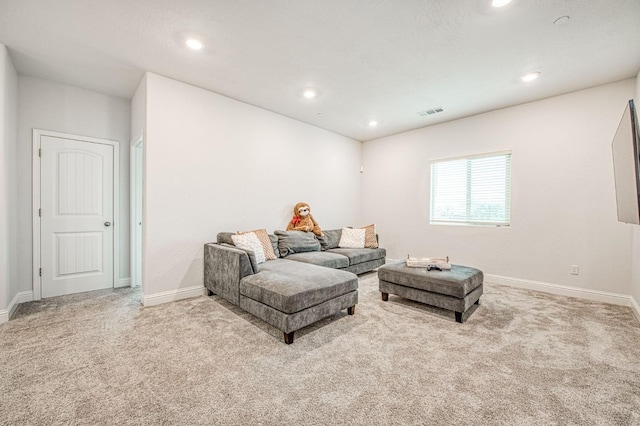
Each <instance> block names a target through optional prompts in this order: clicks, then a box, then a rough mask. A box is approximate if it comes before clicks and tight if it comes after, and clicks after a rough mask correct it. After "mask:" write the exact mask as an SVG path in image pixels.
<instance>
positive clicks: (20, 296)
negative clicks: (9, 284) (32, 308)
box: [0, 291, 33, 324]
mask: <svg viewBox="0 0 640 426" xmlns="http://www.w3.org/2000/svg"><path fill="white" fill-rule="evenodd" d="M32 300H33V291H21V292H19V293H17V294H16V295H15V296H14V297H13V299H12V300H11V302H9V306H7V309H0V324H3V323H5V322H8V321H9V320H10V319H11V317H12V316H13V314H14V313H15V312H16V309H18V305H20V304H21V303H25V302H31V301H32Z"/></svg>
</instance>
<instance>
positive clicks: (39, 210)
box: [38, 209, 42, 217]
mask: <svg viewBox="0 0 640 426" xmlns="http://www.w3.org/2000/svg"><path fill="white" fill-rule="evenodd" d="M38 216H39V217H42V209H38Z"/></svg>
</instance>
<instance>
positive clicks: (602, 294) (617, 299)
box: [484, 274, 637, 309]
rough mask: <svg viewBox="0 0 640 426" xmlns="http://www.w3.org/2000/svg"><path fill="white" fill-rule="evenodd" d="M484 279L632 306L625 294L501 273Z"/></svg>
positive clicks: (501, 283)
mask: <svg viewBox="0 0 640 426" xmlns="http://www.w3.org/2000/svg"><path fill="white" fill-rule="evenodd" d="M484 280H485V282H487V283H489V284H500V285H507V286H510V287H517V288H523V289H526V290H536V291H541V292H544V293H550V294H557V295H560V296H568V297H577V298H579V299H587V300H594V301H596V302H603V303H610V304H612V305H620V306H631V307H632V300H633V298H632V297H631V296H627V295H624V294H618V293H609V292H606V291H600V290H588V289H584V288H577V287H569V286H564V285H559V284H550V283H544V282H540V281H530V280H523V279H520V278H509V277H502V276H500V275H491V274H485V276H484ZM636 307H637V304H636ZM636 309H637V308H636Z"/></svg>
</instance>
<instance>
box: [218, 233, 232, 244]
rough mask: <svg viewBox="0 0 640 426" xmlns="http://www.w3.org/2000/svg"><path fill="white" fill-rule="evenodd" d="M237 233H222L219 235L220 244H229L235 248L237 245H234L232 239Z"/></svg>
mask: <svg viewBox="0 0 640 426" xmlns="http://www.w3.org/2000/svg"><path fill="white" fill-rule="evenodd" d="M234 234H235V232H220V233H218V238H217V241H218V244H229V245H230V246H235V244H233V239H231V236H232V235H234Z"/></svg>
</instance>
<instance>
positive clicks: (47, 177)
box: [40, 135, 114, 297]
mask: <svg viewBox="0 0 640 426" xmlns="http://www.w3.org/2000/svg"><path fill="white" fill-rule="evenodd" d="M40 149H41V154H40V157H41V158H40V165H41V168H40V209H41V211H40V216H41V217H40V250H41V259H40V261H41V268H42V269H41V271H40V273H41V281H40V282H41V289H42V297H52V296H58V295H63V294H71V293H79V292H83V291H90V290H98V289H103V288H111V287H114V274H113V269H114V267H113V262H114V226H113V220H114V167H113V165H114V147H113V146H112V145H108V144H101V143H93V142H87V141H81V140H74V139H67V138H64V137H54V136H47V135H42V136H41V137H40Z"/></svg>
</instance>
